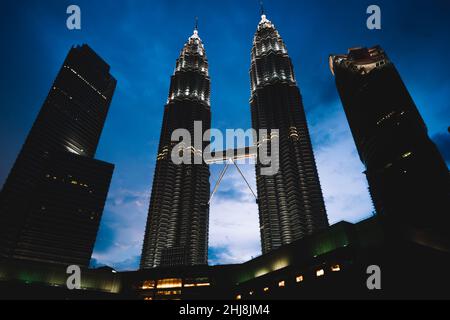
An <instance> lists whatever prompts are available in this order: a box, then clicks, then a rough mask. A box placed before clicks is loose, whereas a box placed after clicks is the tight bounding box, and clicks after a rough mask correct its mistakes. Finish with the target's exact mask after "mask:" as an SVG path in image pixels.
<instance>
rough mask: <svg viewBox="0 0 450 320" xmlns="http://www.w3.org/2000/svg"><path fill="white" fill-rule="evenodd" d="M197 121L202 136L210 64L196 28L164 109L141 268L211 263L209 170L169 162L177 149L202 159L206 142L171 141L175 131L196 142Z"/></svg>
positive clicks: (207, 125)
mask: <svg viewBox="0 0 450 320" xmlns="http://www.w3.org/2000/svg"><path fill="white" fill-rule="evenodd" d="M195 121H201V122H202V131H200V134H202V135H203V134H204V132H205V131H206V130H207V129H209V128H210V127H211V110H210V79H209V75H208V60H207V58H206V54H205V49H204V47H203V43H202V40H201V39H200V37H199V36H198V31H197V27H196V28H195V30H194V34H193V35H192V36H191V37H189V39H188V41H187V42H186V44H185V45H184V47H183V49H182V50H181V53H180V56H179V58H178V59H177V62H176V68H175V71H174V74H173V75H172V78H171V83H170V90H169V97H168V101H167V104H166V105H165V107H164V118H163V124H162V129H161V136H160V143H159V148H158V156H157V162H156V168H155V174H154V178H153V187H152V194H151V199H150V206H149V213H148V220H147V227H146V231H145V236H144V245H143V249H142V257H141V265H140V267H141V269H145V268H152V267H157V266H173V265H198V264H206V263H207V258H208V217H209V206H208V199H209V192H210V189H209V188H210V186H209V167H208V165H207V164H206V163H205V162H204V161H203V159H200V164H194V162H192V164H186V163H183V164H175V163H174V162H173V161H172V159H171V154H172V151H173V149H174V148H175V147H176V148H177V150H175V152H178V153H180V154H184V155H186V154H187V155H189V156H191V158H194V157H197V160H198V157H202V150H204V148H205V147H206V146H207V145H208V144H209V142H208V141H204V142H203V144H202V145H200V146H196V145H195V144H192V143H191V144H189V143H186V144H184V145H181V146H180V145H179V144H178V142H172V141H171V135H172V133H173V131H174V130H176V129H186V130H188V131H189V132H190V134H191V137H192V141H193V140H194V131H195V130H194V129H195V128H194V122H195ZM206 140H209V138H208V139H206ZM177 145H178V146H177ZM200 148H202V149H201V150H200Z"/></svg>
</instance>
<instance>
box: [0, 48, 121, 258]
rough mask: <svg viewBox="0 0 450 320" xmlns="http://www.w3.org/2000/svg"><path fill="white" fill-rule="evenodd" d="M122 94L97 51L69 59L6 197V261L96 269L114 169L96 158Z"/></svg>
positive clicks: (0, 240) (0, 229) (78, 51)
mask: <svg viewBox="0 0 450 320" xmlns="http://www.w3.org/2000/svg"><path fill="white" fill-rule="evenodd" d="M115 87H116V80H115V79H114V78H113V77H112V76H111V75H110V73H109V66H108V65H107V64H106V63H105V62H104V61H103V60H102V59H101V58H100V57H99V56H98V55H97V54H96V53H95V52H94V51H93V50H92V49H91V48H89V47H88V46H87V45H83V46H77V47H73V48H72V49H71V50H70V51H69V54H68V55H67V57H66V59H65V61H64V64H63V66H62V68H61V70H60V71H59V73H58V75H57V77H56V79H55V81H54V83H53V86H52V88H51V89H50V92H49V93H48V96H47V98H46V100H45V102H44V104H43V106H42V108H41V110H40V112H39V114H38V116H37V119H36V121H35V122H34V125H33V127H32V129H31V131H30V133H29V134H28V137H27V139H26V141H25V143H24V145H23V147H22V150H21V151H20V153H19V155H18V157H17V159H16V162H15V164H14V166H13V168H12V170H11V172H10V174H9V176H8V178H7V180H6V182H5V184H4V186H3V190H2V192H1V194H0V257H3V258H15V259H29V260H36V261H44V262H51V263H62V264H78V265H84V266H86V265H88V264H89V260H90V257H91V254H92V250H93V246H94V242H95V238H96V235H97V230H98V226H99V223H100V219H101V216H102V212H103V207H104V203H105V199H106V195H107V192H108V188H109V184H110V180H111V176H112V172H113V169H114V166H113V165H112V164H109V163H105V162H102V161H98V160H95V159H94V155H95V152H96V149H97V145H98V142H99V138H100V135H101V132H102V129H103V125H104V122H105V119H106V115H107V113H108V109H109V105H110V103H111V99H112V96H113V93H114V90H115Z"/></svg>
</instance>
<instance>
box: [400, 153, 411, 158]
mask: <svg viewBox="0 0 450 320" xmlns="http://www.w3.org/2000/svg"><path fill="white" fill-rule="evenodd" d="M410 155H412V152H407V153H405V154H403V155H402V158H403V159H405V158H408V157H409V156H410Z"/></svg>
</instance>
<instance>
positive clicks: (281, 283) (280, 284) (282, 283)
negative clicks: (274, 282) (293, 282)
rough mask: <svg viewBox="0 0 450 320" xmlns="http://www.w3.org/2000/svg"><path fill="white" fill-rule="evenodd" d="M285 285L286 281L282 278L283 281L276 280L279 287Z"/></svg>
mask: <svg viewBox="0 0 450 320" xmlns="http://www.w3.org/2000/svg"><path fill="white" fill-rule="evenodd" d="M285 286H286V282H285V281H284V280H283V281H280V282H278V287H280V288H284V287H285Z"/></svg>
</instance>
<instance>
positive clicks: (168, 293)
mask: <svg viewBox="0 0 450 320" xmlns="http://www.w3.org/2000/svg"><path fill="white" fill-rule="evenodd" d="M156 294H157V295H159V296H175V295H179V294H181V290H163V291H158V292H157V293H156Z"/></svg>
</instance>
